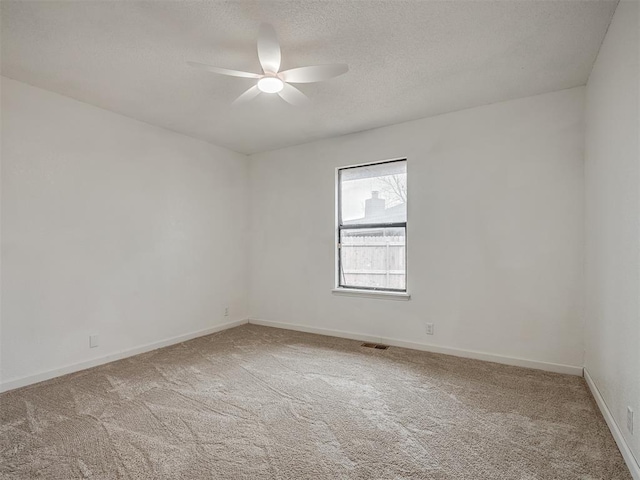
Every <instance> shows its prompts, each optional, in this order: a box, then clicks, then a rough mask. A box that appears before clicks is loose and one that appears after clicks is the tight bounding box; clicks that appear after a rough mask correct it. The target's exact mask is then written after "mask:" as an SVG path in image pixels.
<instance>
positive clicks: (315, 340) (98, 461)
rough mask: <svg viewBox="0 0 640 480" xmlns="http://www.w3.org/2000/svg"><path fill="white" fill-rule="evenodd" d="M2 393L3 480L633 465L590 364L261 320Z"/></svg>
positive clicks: (576, 474)
mask: <svg viewBox="0 0 640 480" xmlns="http://www.w3.org/2000/svg"><path fill="white" fill-rule="evenodd" d="M0 401H1V414H2V417H1V421H2V430H1V435H2V436H1V440H0V461H1V464H0V478H2V479H15V478H49V479H53V478H55V479H73V478H92V479H111V478H130V479H190V480H193V479H209V478H211V479H245V478H246V479H249V478H251V479H296V480H298V479H367V480H369V479H492V480H501V479H527V480H530V479H607V480H613V479H629V478H631V477H630V475H629V472H628V470H627V469H626V467H625V465H624V462H623V460H622V457H621V455H620V452H619V451H618V450H617V448H616V445H615V443H614V441H613V438H612V437H611V435H610V433H609V431H608V430H607V427H606V425H605V422H604V420H603V419H602V417H601V415H600V414H599V413H598V410H597V407H596V405H595V403H594V402H593V400H592V398H591V396H590V394H589V392H588V391H587V388H586V386H585V383H584V381H583V379H582V378H579V377H573V376H567V375H557V374H551V373H545V372H541V371H536V370H527V369H522V368H516V367H508V366H503V365H497V364H492V363H485V362H479V361H474V360H466V359H460V358H456V357H449V356H444V355H435V354H429V353H425V352H417V351H412V350H405V349H400V348H394V347H391V348H390V349H389V350H372V349H367V348H363V347H361V346H360V342H355V341H350V340H342V339H335V338H330V337H323V336H318V335H310V334H304V333H296V332H290V331H286V330H279V329H272V328H266V327H259V326H254V325H245V326H242V327H238V328H235V329H232V330H227V331H225V332H221V333H218V334H214V335H210V336H207V337H202V338H199V339H196V340H192V341H190V342H186V343H183V344H180V345H176V346H172V347H168V348H164V349H161V350H156V351H154V352H150V353H147V354H143V355H138V356H136V357H132V358H129V359H126V360H122V361H119V362H115V363H111V364H108V365H103V366H100V367H96V368H93V369H90V370H85V371H83V372H79V373H76V374H72V375H68V376H65V377H61V378H58V379H55V380H51V381H48V382H44V383H41V384H38V385H34V386H31V387H26V388H23V389H20V390H14V391H12V392H8V393H5V394H2V395H1V396H0Z"/></svg>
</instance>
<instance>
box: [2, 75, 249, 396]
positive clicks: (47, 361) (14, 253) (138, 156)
mask: <svg viewBox="0 0 640 480" xmlns="http://www.w3.org/2000/svg"><path fill="white" fill-rule="evenodd" d="M2 120H3V125H2V137H3V138H2V169H3V171H2V359H1V360H2V362H1V364H2V365H1V367H2V381H3V382H5V384H6V383H7V382H12V381H14V380H16V379H19V378H22V377H25V376H30V375H36V374H39V373H41V372H44V371H48V370H52V369H57V368H61V367H64V366H66V365H70V364H76V363H78V362H86V361H89V360H91V359H95V358H97V357H102V356H105V355H109V354H113V353H115V352H119V351H121V350H127V349H131V348H137V347H140V346H141V345H145V344H148V343H153V342H158V341H161V340H165V339H168V338H171V337H175V336H179V335H183V334H187V333H190V332H194V331H199V330H203V329H207V328H210V327H213V326H215V325H217V324H221V323H224V322H228V321H231V320H237V319H245V318H246V316H247V310H246V305H247V299H246V291H247V288H248V285H247V273H248V266H247V261H246V251H247V249H248V245H247V244H246V238H247V231H248V217H249V210H248V207H249V204H248V189H247V186H248V160H247V157H246V156H244V155H239V154H236V153H233V152H230V151H228V150H225V149H222V148H218V147H215V146H212V145H210V144H207V143H204V142H201V141H198V140H193V139H190V138H188V137H185V136H183V135H179V134H175V133H173V132H169V131H167V130H163V129H161V128H157V127H154V126H151V125H148V124H145V123H141V122H138V121H135V120H131V119H129V118H126V117H123V116H120V115H117V114H114V113H111V112H108V111H105V110H101V109H99V108H96V107H93V106H90V105H87V104H84V103H80V102H77V101H75V100H71V99H69V98H66V97H63V96H60V95H57V94H54V93H51V92H48V91H45V90H40V89H37V88H34V87H31V86H28V85H26V84H23V83H19V82H16V81H13V80H9V79H6V78H3V79H2ZM225 306H229V308H230V316H229V317H224V307H225ZM94 333H97V334H99V335H100V342H101V345H100V346H99V347H98V348H95V349H89V348H88V337H89V335H90V334H94Z"/></svg>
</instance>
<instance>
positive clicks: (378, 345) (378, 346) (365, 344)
mask: <svg viewBox="0 0 640 480" xmlns="http://www.w3.org/2000/svg"><path fill="white" fill-rule="evenodd" d="M362 346H363V347H367V348H377V349H378V350H386V349H387V348H389V345H382V344H380V343H363V344H362Z"/></svg>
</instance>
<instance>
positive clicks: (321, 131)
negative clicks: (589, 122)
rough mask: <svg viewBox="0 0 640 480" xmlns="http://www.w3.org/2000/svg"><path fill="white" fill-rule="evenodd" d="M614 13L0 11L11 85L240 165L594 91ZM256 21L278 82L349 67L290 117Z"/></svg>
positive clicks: (226, 7) (490, 5)
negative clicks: (567, 91) (571, 91)
mask: <svg viewBox="0 0 640 480" xmlns="http://www.w3.org/2000/svg"><path fill="white" fill-rule="evenodd" d="M616 4H617V0H611V1H609V0H551V1H544V0H504V1H491V0H486V1H483V0H479V1H458V0H449V1H418V0H415V1H400V0H397V1H396V0H387V1H368V0H363V1H356V0H336V1H305V0H295V1H224V2H223V1H204V2H203V1H197V2H196V1H183V2H179V1H169V2H163V1H148V2H142V1H84V2H72V1H45V2H26V1H25V2H11V1H5V0H3V1H2V2H1V9H2V11H1V15H2V74H3V75H5V76H8V77H10V78H14V79H16V80H21V81H24V82H27V83H30V84H32V85H35V86H38V87H42V88H46V89H49V90H53V91H55V92H59V93H61V94H64V95H67V96H69V97H73V98H76V99H78V100H82V101H84V102H87V103H91V104H94V105H97V106H100V107H103V108H106V109H109V110H112V111H115V112H118V113H121V114H124V115H127V116H130V117H133V118H137V119H139V120H143V121H145V122H148V123H152V124H155V125H160V126H162V127H165V128H168V129H171V130H175V131H178V132H182V133H185V134H187V135H191V136H193V137H197V138H201V139H204V140H207V141H210V142H212V143H215V144H217V145H221V146H225V147H228V148H230V149H232V150H236V151H238V152H243V153H254V152H259V151H265V150H271V149H275V148H279V147H283V146H287V145H293V144H298V143H303V142H307V141H310V140H314V139H318V138H324V137H330V136H336V135H342V134H346V133H351V132H355V131H360V130H366V129H369V128H374V127H378V126H382V125H389V124H393V123H398V122H402V121H406V120H412V119H415V118H420V117H426V116H431V115H435V114H439V113H443V112H449V111H454V110H459V109H463V108H468V107H473V106H477V105H483V104H488V103H493V102H497V101H502V100H508V99H513V98H518V97H523V96H528V95H534V94H538V93H544V92H548V91H552V90H559V89H563V88H569V87H574V86H577V85H583V84H585V83H586V81H587V78H588V75H589V72H590V70H591V66H592V64H593V61H594V59H595V56H596V54H597V51H598V48H599V46H600V43H601V42H602V39H603V37H604V34H605V32H606V29H607V26H608V24H609V20H610V18H611V16H612V14H613V11H614V9H615V7H616ZM260 22H268V23H271V24H273V25H274V27H275V28H276V31H277V32H278V35H279V38H280V43H281V45H282V54H283V61H282V67H283V69H286V68H292V67H297V66H304V65H312V64H321V63H334V62H335V63H338V62H340V63H342V62H344V63H348V64H349V66H350V71H349V73H347V74H346V75H343V76H342V77H338V78H336V79H334V80H331V81H329V82H323V83H319V84H306V85H300V89H301V90H302V91H304V92H305V93H306V94H307V95H308V96H309V97H310V98H311V99H312V104H311V105H310V106H308V107H304V108H300V107H292V106H290V105H288V104H286V103H285V102H284V101H282V100H281V99H280V98H279V97H277V96H267V95H261V96H260V97H258V99H256V100H255V101H253V102H250V103H248V104H246V105H242V106H239V107H232V106H231V102H232V101H233V99H234V98H235V97H237V96H238V95H239V94H240V93H242V92H243V91H244V90H246V89H247V88H248V87H250V86H251V85H252V84H253V83H252V82H255V81H254V80H250V79H243V78H231V77H222V76H217V75H214V74H210V73H208V72H204V71H199V70H195V69H192V68H190V67H188V66H187V65H185V62H186V61H187V60H193V61H197V62H204V63H210V64H212V65H217V66H222V67H228V68H235V69H240V70H248V71H255V72H259V71H260V70H259V63H258V59H257V55H256V45H255V42H256V37H257V33H258V26H259V24H260Z"/></svg>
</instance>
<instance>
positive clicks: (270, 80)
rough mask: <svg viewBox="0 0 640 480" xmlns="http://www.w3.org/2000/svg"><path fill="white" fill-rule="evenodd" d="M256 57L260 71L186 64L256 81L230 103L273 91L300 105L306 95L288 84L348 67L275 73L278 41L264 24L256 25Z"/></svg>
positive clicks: (321, 78) (334, 74)
mask: <svg viewBox="0 0 640 480" xmlns="http://www.w3.org/2000/svg"><path fill="white" fill-rule="evenodd" d="M258 59H259V60H260V65H262V71H263V73H251V72H242V71H240V70H230V69H228V68H221V67H214V66H211V65H206V64H204V63H198V62H187V63H188V64H189V65H191V66H192V67H196V68H200V69H203V70H207V71H209V72H213V73H218V74H220V75H229V76H232V77H244V78H254V79H257V80H258V82H257V83H256V84H255V85H254V86H253V87H251V88H250V89H249V90H247V91H246V92H244V93H243V94H242V95H240V96H239V97H238V98H236V99H235V101H234V102H233V103H234V104H238V103H243V102H246V101H249V100H251V99H253V98H255V97H257V96H258V95H260V94H261V93H277V94H278V95H280V97H282V99H283V100H285V101H286V102H289V103H291V104H292V105H302V104H305V103H306V102H308V100H309V98H308V97H307V96H306V95H305V94H304V93H302V92H301V91H300V90H298V89H297V88H296V87H294V86H293V85H291V84H292V83H314V82H322V81H324V80H329V79H330V78H333V77H337V76H338V75H342V74H344V73H347V71H348V70H349V66H348V65H346V64H344V63H336V64H331V65H314V66H310V67H299V68H292V69H290V70H285V71H284V72H279V70H280V44H279V43H278V37H277V36H276V31H275V30H274V29H273V27H272V26H271V25H269V24H267V23H263V24H262V25H260V33H259V34H258Z"/></svg>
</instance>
